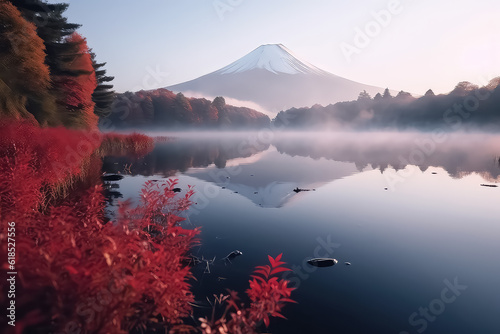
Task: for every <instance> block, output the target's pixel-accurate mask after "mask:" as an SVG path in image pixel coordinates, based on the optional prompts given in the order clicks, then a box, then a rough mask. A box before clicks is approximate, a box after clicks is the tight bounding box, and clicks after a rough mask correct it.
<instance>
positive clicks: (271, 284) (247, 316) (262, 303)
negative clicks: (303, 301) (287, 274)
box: [200, 254, 295, 334]
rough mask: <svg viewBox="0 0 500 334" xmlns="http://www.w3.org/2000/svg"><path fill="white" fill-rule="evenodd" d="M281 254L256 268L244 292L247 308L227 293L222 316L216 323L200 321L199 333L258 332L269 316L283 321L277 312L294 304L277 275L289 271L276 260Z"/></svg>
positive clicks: (235, 297) (289, 289)
mask: <svg viewBox="0 0 500 334" xmlns="http://www.w3.org/2000/svg"><path fill="white" fill-rule="evenodd" d="M282 255H283V254H280V255H278V256H277V257H276V258H275V259H273V258H272V257H271V256H268V258H269V262H270V263H271V265H270V266H269V265H265V266H257V267H256V269H255V271H254V273H253V275H251V277H252V280H250V281H249V283H250V288H249V289H247V291H246V293H247V295H248V297H249V298H250V300H251V304H250V306H249V307H245V306H244V304H243V303H240V302H239V298H238V296H237V293H236V292H234V291H230V294H229V296H226V297H225V298H223V299H224V300H225V301H226V303H227V307H226V310H225V312H224V314H223V315H222V317H221V318H220V319H218V320H216V321H214V319H212V321H210V322H209V321H208V320H207V319H206V318H205V319H203V318H201V319H200V321H201V322H202V324H201V331H202V333H204V334H211V333H222V334H223V333H234V334H236V333H248V334H250V333H258V331H257V329H258V327H259V325H260V323H261V322H264V324H265V325H266V327H267V326H269V317H280V318H285V317H284V316H283V315H282V314H281V311H282V309H283V306H284V305H285V303H295V301H294V300H292V299H291V298H290V296H291V293H292V291H293V290H294V288H289V287H288V283H289V282H288V281H287V280H284V279H279V278H278V276H277V274H279V273H281V272H284V271H290V269H288V268H286V267H284V266H283V265H284V264H285V262H282V261H280V260H281V257H282Z"/></svg>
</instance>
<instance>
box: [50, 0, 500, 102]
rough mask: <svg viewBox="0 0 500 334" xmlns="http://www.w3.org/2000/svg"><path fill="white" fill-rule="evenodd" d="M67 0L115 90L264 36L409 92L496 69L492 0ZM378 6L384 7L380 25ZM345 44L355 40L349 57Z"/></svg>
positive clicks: (444, 87) (223, 55)
mask: <svg viewBox="0 0 500 334" xmlns="http://www.w3.org/2000/svg"><path fill="white" fill-rule="evenodd" d="M50 2H60V1H59V0H51V1H50ZM66 2H68V3H69V4H70V7H69V9H68V11H67V16H68V18H69V21H70V22H73V23H80V24H83V26H82V27H81V28H80V29H79V32H80V33H81V34H82V35H84V37H87V40H88V44H89V46H90V47H91V48H93V49H94V51H95V52H96V53H97V57H98V60H99V61H105V62H108V65H107V67H106V69H107V70H108V73H109V75H113V76H115V77H116V79H115V81H114V82H113V84H114V85H115V88H116V90H117V91H119V92H123V91H125V90H139V89H152V88H159V87H165V86H169V85H173V84H177V83H180V82H184V81H187V80H191V79H194V78H197V77H199V76H201V75H204V74H207V73H209V72H212V71H215V70H217V69H219V68H221V67H224V66H226V65H228V64H229V63H231V62H233V61H235V60H237V59H238V58H240V57H242V56H244V55H245V54H247V53H248V52H250V51H252V50H253V49H255V48H257V47H258V46H259V45H262V44H268V43H282V44H284V45H285V46H286V47H287V48H289V49H290V50H292V51H293V52H294V53H295V54H296V55H298V56H299V58H301V59H302V60H306V61H308V62H310V63H311V64H313V65H315V66H317V67H320V68H322V69H324V70H326V71H329V72H331V73H333V74H336V75H339V76H342V77H345V78H348V79H351V80H355V81H358V82H361V83H365V84H371V85H375V86H380V87H389V88H391V89H394V90H405V91H409V92H412V93H415V94H423V93H425V91H426V90H427V89H429V88H431V89H433V90H434V92H435V93H446V92H449V91H450V90H452V89H453V87H454V86H455V85H456V84H457V83H458V82H459V81H464V80H467V81H471V82H473V83H476V84H485V83H487V81H488V80H489V79H491V78H493V77H496V76H500V38H499V34H500V19H499V18H498V15H499V14H500V1H498V0H475V1H470V0H434V1H431V0H419V1H417V0H399V1H398V0H372V1H368V0H358V1H347V0H314V1H307V2H306V1H290V0H276V1H269V0H267V1H265V0H198V1H196V0H182V1H181V0H178V1H171V0H147V1H131V0H121V1H118V0H106V1H102V0H100V1H98V0H85V1H82V0H70V1H66ZM388 8H391V9H392V13H391V12H389V11H387V9H388ZM380 11H385V13H390V15H389V16H387V15H385V16H384V15H381V17H382V19H384V20H383V22H382V23H383V24H381V23H377V21H376V20H375V18H374V14H373V13H374V12H380ZM357 29H359V30H357ZM367 29H368V30H367ZM357 31H362V32H363V33H365V34H366V33H367V32H368V36H367V38H365V39H364V40H363V38H361V37H359V36H358V39H359V40H360V41H361V42H363V43H364V44H366V45H364V44H363V43H361V44H360V43H359V42H360V41H358V43H357V45H356V44H355V37H356V35H359V33H357ZM370 35H371V36H370ZM346 45H350V46H352V47H355V48H356V52H355V53H352V54H351V55H350V57H346V55H345V54H344V53H345V52H343V51H342V49H341V46H344V49H345V48H346V47H345V46H346ZM347 49H349V50H351V51H352V50H353V49H352V48H349V47H347ZM348 58H350V61H349V60H348Z"/></svg>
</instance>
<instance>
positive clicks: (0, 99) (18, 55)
mask: <svg viewBox="0 0 500 334" xmlns="http://www.w3.org/2000/svg"><path fill="white" fill-rule="evenodd" d="M44 62H45V46H44V44H43V40H42V39H41V38H40V37H38V35H37V33H36V28H35V26H34V25H33V24H32V23H29V22H28V21H26V20H25V19H24V18H23V17H22V16H21V13H20V12H19V11H18V10H17V9H16V7H14V6H13V5H12V4H11V3H10V2H6V1H1V2H0V116H4V117H11V118H15V119H20V118H26V119H31V120H32V121H33V122H34V121H35V119H34V117H33V115H32V114H30V113H29V112H28V110H27V109H26V105H27V103H28V102H30V103H34V102H35V101H41V100H42V99H43V96H44V95H45V94H46V93H47V89H48V87H49V84H50V78H49V69H48V67H47V65H45V63H44ZM44 112H46V114H44ZM50 112H51V110H50V109H47V110H44V111H41V112H40V113H39V114H38V115H35V117H37V120H38V121H39V122H44V121H46V120H47V119H49V118H50V117H51V115H50ZM52 112H53V111H52Z"/></svg>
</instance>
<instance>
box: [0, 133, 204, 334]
mask: <svg viewBox="0 0 500 334" xmlns="http://www.w3.org/2000/svg"><path fill="white" fill-rule="evenodd" d="M91 138H92V137H91V133H89V132H77V131H69V130H66V129H40V128H37V127H34V126H32V125H30V124H26V123H10V124H8V125H7V124H1V123H0V221H1V225H0V226H7V224H6V222H7V221H15V222H16V236H19V238H18V239H17V240H16V241H17V243H16V246H17V251H18V254H22V256H19V258H18V262H17V263H16V270H17V272H18V275H19V276H18V277H19V281H18V282H17V284H18V285H17V286H16V297H17V302H16V303H19V304H18V307H19V309H20V310H23V312H24V313H19V314H16V316H17V320H18V321H19V324H22V323H23V322H24V323H27V322H28V321H30V320H33V319H35V318H32V319H28V318H27V316H26V314H29V312H38V314H40V317H37V318H36V319H37V320H36V321H37V323H33V325H34V326H38V328H44V331H45V329H46V331H47V332H55V333H58V332H63V331H65V328H71V326H73V325H72V324H78V326H79V327H78V330H80V331H81V332H82V333H91V332H92V333H97V332H99V333H122V332H124V331H126V332H128V331H129V330H131V329H132V328H135V327H141V326H147V325H148V324H150V323H151V321H152V320H151V319H156V320H157V318H156V316H157V315H161V317H158V319H163V321H164V322H165V323H166V324H173V323H178V322H180V321H181V319H182V318H183V317H186V316H188V315H189V314H190V306H189V303H190V302H192V301H193V300H194V298H193V296H192V294H191V292H190V286H189V283H188V280H189V279H190V278H191V272H190V269H189V267H186V266H185V265H184V263H183V260H184V258H185V256H186V253H187V252H188V251H189V249H190V248H191V247H192V246H193V245H194V244H195V243H196V242H197V239H196V237H197V235H198V233H199V230H198V229H194V230H188V229H185V228H184V227H182V226H181V223H182V221H183V218H182V217H180V216H181V213H182V212H183V211H184V210H186V209H187V208H188V207H189V205H190V203H191V201H190V196H191V195H192V193H193V192H192V190H191V189H189V190H188V191H187V193H186V195H183V196H177V195H176V194H175V193H174V192H173V188H174V187H175V186H176V185H177V181H176V180H169V181H168V182H166V183H165V184H155V183H153V182H149V183H147V184H146V185H145V187H144V189H143V192H142V195H143V196H142V197H143V199H142V204H141V205H140V206H139V207H131V206H130V203H129V202H124V203H122V204H121V208H120V209H119V214H118V217H117V219H116V221H113V222H106V221H105V220H104V219H103V210H104V206H105V200H104V197H103V195H102V188H101V187H100V186H95V185H92V186H88V185H87V186H86V188H83V187H82V188H83V189H85V190H84V191H82V189H80V190H81V191H77V189H76V188H74V187H73V185H74V184H75V183H76V182H77V180H79V179H80V177H81V178H82V179H83V176H84V178H85V180H88V179H92V178H94V177H96V176H97V179H98V180H99V178H100V168H99V166H100V165H99V163H98V161H99V160H98V159H96V158H97V155H95V154H94V151H95V149H96V147H97V146H98V145H99V143H100V137H97V138H96V139H95V140H92V141H91ZM92 159H93V160H92ZM54 166H55V167H54ZM95 166H97V168H94V169H93V167H95ZM56 167H57V168H56ZM95 174H96V175H95ZM68 180H69V181H68ZM57 189H63V190H62V191H64V196H62V195H61V194H59V193H57V192H56V191H57ZM56 199H57V200H56ZM148 227H149V229H148ZM3 232H4V231H0V259H3V260H1V261H0V267H4V266H5V263H4V262H5V261H6V259H7V258H8V257H7V254H6V252H7V242H6V234H5V233H3ZM47 296H50V298H48V297H47ZM3 301H4V300H2V299H1V298H0V306H1V307H3V306H4V303H3ZM5 307H7V306H5ZM67 326H69V327H67ZM162 326H165V324H163V325H162ZM2 329H3V328H2V327H1V326H0V332H2ZM28 331H29V330H28Z"/></svg>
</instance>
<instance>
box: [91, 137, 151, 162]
mask: <svg viewBox="0 0 500 334" xmlns="http://www.w3.org/2000/svg"><path fill="white" fill-rule="evenodd" d="M153 147H154V140H153V138H151V137H148V136H146V135H143V134H139V133H132V134H130V135H122V134H118V133H105V134H103V139H102V143H101V146H100V148H99V152H100V155H101V156H112V157H120V156H132V157H135V158H140V157H143V156H145V155H146V154H148V153H150V152H151V151H152V150H153Z"/></svg>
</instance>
